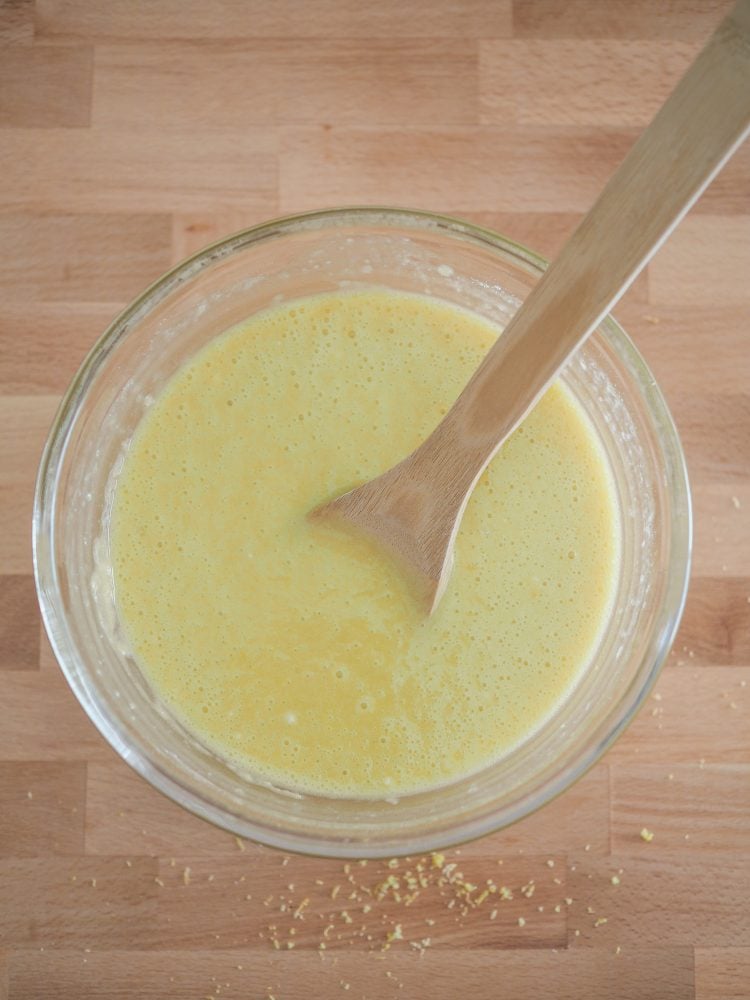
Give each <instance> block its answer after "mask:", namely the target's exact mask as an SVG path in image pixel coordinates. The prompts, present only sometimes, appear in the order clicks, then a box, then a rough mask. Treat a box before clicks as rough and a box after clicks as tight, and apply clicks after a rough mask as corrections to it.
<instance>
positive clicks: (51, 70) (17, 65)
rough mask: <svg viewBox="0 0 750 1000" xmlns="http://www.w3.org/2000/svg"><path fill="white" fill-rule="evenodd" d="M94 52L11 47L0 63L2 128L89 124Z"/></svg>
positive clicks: (79, 126) (72, 126)
mask: <svg viewBox="0 0 750 1000" xmlns="http://www.w3.org/2000/svg"><path fill="white" fill-rule="evenodd" d="M92 57H93V51H92V50H91V48H84V47H81V48H57V47H54V46H48V47H44V46H41V45H40V46H35V47H33V48H25V47H21V46H17V47H16V46H13V47H11V48H9V49H7V50H6V51H5V52H3V58H2V59H0V126H7V125H17V126H18V127H19V128H83V127H85V126H87V125H88V124H89V122H90V120H91V63H92Z"/></svg>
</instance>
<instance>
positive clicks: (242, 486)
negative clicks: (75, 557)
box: [111, 290, 620, 796]
mask: <svg viewBox="0 0 750 1000" xmlns="http://www.w3.org/2000/svg"><path fill="white" fill-rule="evenodd" d="M496 335H497V329H496V328H495V327H493V326H492V325H491V324H490V323H489V322H487V321H486V320H484V319H482V318H480V317H478V316H476V315H474V314H472V313H469V312H465V311H461V310H459V309H457V308H456V307H454V306H451V305H449V304H447V303H444V302H441V301H438V300H434V299H428V298H423V297H420V296H411V295H402V294H395V293H392V292H388V291H385V290H368V291H362V292H348V293H339V294H329V295H321V296H318V297H314V298H308V299H300V300H297V301H295V302H290V303H287V304H283V305H279V306H277V307H274V308H272V309H269V310H267V311H265V312H263V313H260V314H257V315H255V316H253V317H252V318H251V319H249V320H248V321H247V322H245V323H243V324H242V325H240V326H238V327H235V328H234V329H232V330H230V331H228V332H227V333H226V334H224V335H223V336H222V337H220V338H218V339H217V340H215V341H214V342H213V343H211V344H209V345H208V346H207V347H206V348H205V349H204V350H203V351H202V352H200V353H199V354H198V355H197V356H196V357H195V358H193V360H192V361H190V362H189V363H188V364H187V365H186V366H185V367H184V368H182V369H181V370H180V371H179V372H178V373H177V374H176V375H175V377H174V378H173V379H172V380H171V382H170V383H169V384H168V386H167V387H166V389H165V391H164V392H163V394H162V395H161V397H160V398H159V399H158V400H157V401H156V403H155V404H154V406H153V407H152V409H151V410H150V411H149V413H148V415H147V416H146V418H145V419H144V420H143V422H142V424H141V426H140V427H139V428H138V431H137V433H136V435H135V437H134V439H133V442H132V444H131V447H130V450H129V453H128V455H127V458H126V461H125V466H124V469H123V471H122V474H121V476H120V479H119V482H118V485H117V490H116V496H115V503H114V509H113V516H112V527H111V541H112V553H113V564H114V573H115V584H116V598H117V602H118V606H119V611H120V615H121V618H122V619H123V621H124V623H125V626H126V630H127V632H128V635H129V639H130V642H131V644H132V647H133V649H134V651H135V654H136V656H137V658H138V660H139V662H140V663H141V665H142V668H143V670H144V672H145V674H146V675H147V677H148V678H149V680H150V681H151V683H152V684H153V686H154V688H155V689H156V691H157V692H158V693H159V694H160V695H161V696H162V697H163V699H164V701H165V702H166V703H167V704H168V705H169V706H171V708H172V710H173V711H174V712H175V713H176V714H177V715H178V716H179V717H180V718H181V719H182V720H183V722H184V723H185V724H186V725H187V726H188V727H189V728H190V729H191V730H192V731H193V732H194V733H195V735H196V736H197V737H198V738H199V739H200V740H202V741H203V742H204V743H205V744H207V745H209V746H211V747H212V748H214V749H215V750H216V751H218V752H219V753H221V754H223V755H224V756H225V757H227V758H229V759H230V760H232V761H233V762H234V763H235V764H236V765H238V766H240V767H242V768H243V769H245V770H248V769H249V770H250V771H251V772H253V773H255V774H256V775H258V776H260V777H261V778H264V779H267V780H271V781H273V782H275V783H278V784H280V785H283V786H286V787H291V788H294V789H297V790H301V791H310V792H316V793H323V794H328V795H346V796H393V795H398V794H403V793H408V792H413V791H416V790H422V789H425V788H428V787H430V786H435V785H439V784H443V783H446V782H449V781H451V780H452V779H455V778H458V777H461V776H464V775H466V774H469V773H471V772H473V771H476V770H478V769H480V768H481V767H482V766H484V765H486V764H488V763H490V762H492V761H493V760H496V759H497V758H498V757H500V756H501V755H503V754H505V753H506V752H507V751H508V750H510V749H511V748H512V747H514V746H516V745H517V744H518V743H519V742H521V741H523V740H524V739H525V738H526V737H528V736H529V734H530V733H531V732H532V731H533V730H535V729H536V728H537V727H538V726H539V725H540V724H541V723H542V722H543V721H544V720H545V719H546V718H547V717H549V715H550V713H552V712H553V711H554V710H555V708H556V706H557V705H558V704H559V703H560V701H561V700H562V699H564V698H565V697H566V695H567V694H568V693H569V692H570V690H571V688H572V687H573V686H574V684H575V683H576V680H577V679H578V678H579V676H580V675H581V672H582V671H583V670H584V669H585V667H586V664H587V662H588V661H589V659H590V657H591V654H592V652H593V650H594V649H595V647H596V643H597V640H598V637H599V635H600V632H601V630H602V628H603V625H604V623H605V621H606V619H607V616H608V613H609V610H610V606H611V602H612V598H613V591H614V587H615V583H616V577H617V570H618V559H619V544H620V543H619V537H620V526H619V519H618V514H617V508H616V503H615V498H614V491H613V486H612V482H611V479H610V473H609V471H608V467H607V465H606V461H605V459H604V457H603V453H602V450H601V447H600V445H599V443H598V440H597V438H596V437H595V434H594V432H593V430H592V428H591V426H590V425H589V423H588V421H587V419H586V418H585V416H584V414H583V413H582V411H581V410H580V408H579V406H578V404H577V403H576V402H575V401H574V400H573V398H572V396H571V395H570V393H569V392H568V391H567V390H566V389H565V388H564V387H563V386H562V385H560V384H558V385H556V386H554V387H553V388H552V389H551V390H550V391H549V392H548V393H547V395H546V396H545V397H544V399H543V400H542V402H541V403H540V404H539V405H538V406H537V408H536V409H535V410H534V411H533V413H532V414H531V416H529V417H528V419H527V420H526V421H525V423H524V424H523V426H522V427H521V428H520V429H519V430H518V431H517V432H516V433H515V434H514V435H513V437H512V438H511V439H510V440H509V441H508V442H507V443H506V445H505V446H504V447H503V448H502V450H501V452H500V454H499V455H498V457H497V458H496V459H495V460H494V461H493V463H492V464H491V465H490V468H489V470H488V472H487V473H485V475H484V477H483V480H482V482H481V483H480V485H479V486H478V488H477V490H476V491H475V493H474V496H473V498H472V500H471V502H470V504H469V507H468V510H467V512H466V516H465V518H464V521H463V525H462V528H461V531H460V534H459V537H458V543H457V550H456V565H455V569H454V572H453V575H452V578H451V581H450V584H449V587H448V590H447V593H446V594H445V596H444V597H443V600H442V602H441V604H440V605H439V607H438V610H437V611H436V613H435V614H434V615H433V616H432V617H431V618H424V617H423V614H422V608H421V606H418V605H417V604H416V602H415V600H414V597H413V594H412V593H411V591H410V589H409V584H408V583H407V581H406V580H405V579H404V578H403V577H402V575H401V572H400V571H399V569H398V568H397V567H396V566H395V565H394V564H392V563H391V561H390V559H389V558H388V557H386V556H383V555H381V554H380V553H379V552H378V551H376V550H375V549H374V547H373V546H372V544H371V543H370V542H368V541H365V540H364V539H360V538H353V537H351V536H350V535H348V534H346V533H344V532H341V531H340V530H338V529H336V528H333V527H327V526H322V525H320V524H312V523H310V522H308V521H307V520H306V514H307V512H308V511H309V510H310V509H311V508H313V507H315V506H316V505H318V504H319V503H321V502H322V501H323V500H325V499H328V498H331V497H333V496H334V495H336V494H338V493H341V492H343V491H344V490H346V489H349V488H351V487H352V486H354V485H355V484H357V483H359V482H362V481H363V480H365V479H369V478H371V477H372V476H375V475H376V474H378V473H380V472H382V471H383V470H385V469H387V468H389V467H390V466H391V465H393V464H394V463H395V462H396V461H398V460H399V459H400V458H402V457H404V456H405V455H406V454H407V453H408V452H410V451H411V450H412V449H413V448H414V447H415V446H416V445H417V444H418V443H419V442H420V441H421V440H422V439H423V438H424V437H425V436H426V435H427V433H428V432H429V431H430V430H431V429H432V428H433V427H434V426H435V424H436V423H437V422H438V420H439V418H440V417H441V415H442V414H443V413H444V412H445V411H446V409H447V408H448V406H449V405H450V404H451V402H452V401H453V400H454V399H455V397H456V395H457V394H458V392H459V390H460V389H461V387H462V386H463V384H464V383H465V382H466V380H467V379H468V377H469V375H470V374H471V372H472V371H473V369H474V368H475V367H476V365H477V364H478V362H479V360H480V358H481V357H482V356H483V354H484V353H485V352H486V351H487V349H488V348H489V346H490V344H491V342H492V340H493V338H494V337H495V336H496Z"/></svg>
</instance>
